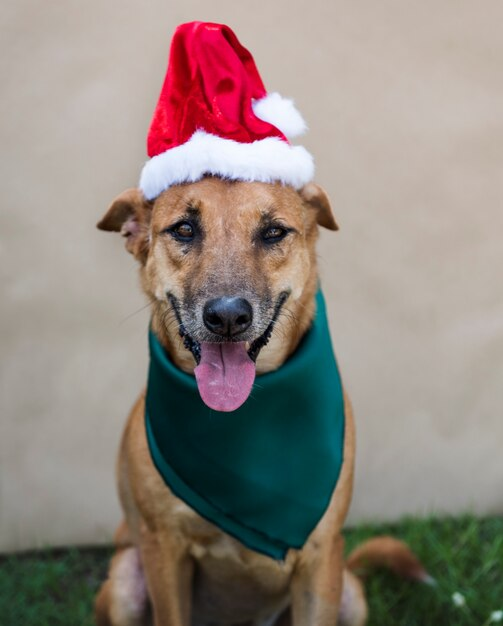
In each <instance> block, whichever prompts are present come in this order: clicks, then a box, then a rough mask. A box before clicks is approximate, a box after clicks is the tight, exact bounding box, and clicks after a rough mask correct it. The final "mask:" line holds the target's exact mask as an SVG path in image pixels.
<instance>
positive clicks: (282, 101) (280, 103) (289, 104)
mask: <svg viewBox="0 0 503 626" xmlns="http://www.w3.org/2000/svg"><path fill="white" fill-rule="evenodd" d="M252 107H253V112H254V113H255V115H256V116H257V117H259V118H260V119H261V120H264V122H269V124H272V125H273V126H276V128H277V129H279V130H280V131H281V132H282V133H283V134H284V135H285V136H286V137H288V138H289V139H290V138H293V137H298V136H299V135H302V134H303V133H304V132H305V131H306V130H307V125H306V122H305V121H304V119H303V117H302V115H301V114H300V113H299V111H298V110H297V109H296V108H295V104H294V103H293V100H290V99H289V98H283V97H282V96H280V95H279V93H269V94H267V96H264V97H263V98H261V99H260V100H255V101H254V102H253V103H252Z"/></svg>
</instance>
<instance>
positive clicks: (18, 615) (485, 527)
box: [0, 517, 503, 626]
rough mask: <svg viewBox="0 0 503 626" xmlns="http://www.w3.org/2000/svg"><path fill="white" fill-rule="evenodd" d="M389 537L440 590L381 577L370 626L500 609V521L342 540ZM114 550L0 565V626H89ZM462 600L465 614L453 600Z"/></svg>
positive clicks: (438, 622) (351, 534) (350, 543)
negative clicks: (401, 543) (398, 541)
mask: <svg viewBox="0 0 503 626" xmlns="http://www.w3.org/2000/svg"><path fill="white" fill-rule="evenodd" d="M383 533H386V534H391V535H394V536H395V537H397V538H400V539H403V540H405V541H407V542H408V543H409V545H410V546H411V547H412V548H413V549H414V551H415V552H416V554H417V555H418V556H419V557H420V558H421V560H422V561H423V563H424V565H425V566H426V568H427V569H428V571H429V572H430V574H431V575H432V576H433V577H434V578H435V579H436V580H437V586H436V587H428V586H424V585H419V584H415V583H411V582H407V581H401V580H397V579H396V578H394V577H393V576H392V575H390V574H388V573H387V572H376V573H375V574H374V575H372V576H371V577H370V578H369V580H368V581H367V583H366V589H367V597H368V601H369V607H370V620H369V626H384V625H386V626H468V625H470V626H472V625H473V626H482V625H483V624H488V623H489V622H488V619H489V616H490V614H491V612H492V611H496V610H499V609H503V519H499V518H488V519H483V520H477V519H475V518H473V517H463V518H455V519H439V520H437V519H430V520H417V519H406V520H403V521H402V522H401V523H399V524H394V525H373V526H370V525H369V526H361V527H358V528H355V529H351V530H348V531H347V532H346V533H345V536H346V547H347V551H348V552H349V551H350V550H351V548H352V547H355V546H356V545H357V544H359V543H360V542H361V541H363V540H364V539H367V538H370V537H373V536H375V535H377V534H383ZM110 554H111V550H110V549H94V550H77V549H74V548H72V549H69V550H61V551H48V552H41V553H30V554H23V555H14V556H7V557H3V558H1V560H0V625H1V626H35V625H36V626H59V625H61V626H63V625H64V626H91V624H93V621H92V601H93V597H94V594H95V592H96V589H97V588H98V586H99V584H100V582H101V580H103V578H104V577H105V575H106V569H107V563H108V559H109V558H110ZM454 592H459V593H461V594H462V595H463V596H464V598H465V600H466V605H465V606H464V607H456V606H454V604H453V602H452V594H453V593H454Z"/></svg>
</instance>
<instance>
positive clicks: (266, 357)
mask: <svg viewBox="0 0 503 626" xmlns="http://www.w3.org/2000/svg"><path fill="white" fill-rule="evenodd" d="M320 226H321V227H324V228H327V229H329V230H331V231H335V230H337V228H338V227H337V224H336V221H335V218H334V215H333V213H332V209H331V206H330V202H329V199H328V197H327V195H326V193H325V192H324V191H323V189H321V188H320V187H319V186H318V185H316V184H314V183H308V184H307V185H305V186H304V187H303V188H302V189H300V190H298V191H297V190H295V189H294V188H292V187H290V186H288V185H282V184H279V183H262V182H240V181H229V180H225V179H223V178H220V177H218V176H205V177H204V178H203V179H202V180H199V181H198V182H195V183H185V184H180V185H174V186H171V187H170V188H169V189H167V190H166V191H164V192H163V193H161V194H160V195H159V196H158V197H157V198H156V199H154V200H152V201H147V200H146V199H145V197H144V196H143V194H142V193H141V191H139V190H138V189H130V190H127V191H125V192H124V193H122V194H121V195H120V196H118V197H117V199H116V200H115V201H114V202H113V203H112V205H111V206H110V208H109V209H108V211H107V213H106V214H105V216H104V217H103V218H102V220H101V221H100V222H99V223H98V228H100V229H102V230H105V231H115V232H120V233H121V234H122V236H123V237H124V238H125V244H126V249H127V250H128V251H129V252H130V253H131V254H133V256H134V257H135V258H136V260H137V261H138V262H139V266H140V277H141V285H142V288H143V291H144V292H145V294H146V296H147V298H148V299H149V301H150V303H151V311H152V318H151V329H152V331H153V332H154V333H155V335H156V336H157V337H158V339H159V342H160V344H161V345H162V347H163V349H164V350H165V352H166V353H167V354H168V355H169V359H170V360H171V361H172V363H173V364H174V366H175V367H176V368H178V369H179V370H180V371H182V372H185V373H186V374H189V375H193V374H194V370H195V369H196V365H197V359H196V358H195V356H194V353H195V350H194V345H199V344H201V343H204V342H205V341H206V342H210V343H211V342H212V341H213V342H220V343H221V344H222V343H223V344H226V342H232V341H235V340H236V338H239V339H240V341H241V342H242V344H243V345H244V346H245V349H248V350H250V349H251V347H252V346H254V345H256V342H257V340H258V339H260V338H261V337H263V335H264V333H265V334H267V333H269V335H270V336H268V337H266V340H264V341H261V342H260V346H259V347H260V349H259V350H258V353H257V354H256V355H254V356H255V366H256V373H257V375H258V378H257V384H258V385H260V380H261V378H260V377H261V375H265V374H267V373H269V372H273V371H278V370H280V369H281V368H282V366H283V365H284V364H285V362H287V361H288V359H289V358H290V357H291V355H292V354H294V353H295V351H296V349H297V348H298V346H299V344H300V343H301V342H302V340H303V337H304V336H305V335H306V333H307V332H308V331H309V328H310V326H311V324H312V322H313V318H314V317H315V307H316V304H315V295H316V292H317V289H318V280H319V279H318V271H317V259H316V249H315V246H316V241H317V238H318V230H319V227H320ZM215 298H217V299H220V300H219V302H220V305H221V306H222V307H223V308H220V309H218V307H217V308H216V312H215V306H213V308H211V307H210V311H209V313H208V303H211V302H214V301H215ZM222 301H223V303H224V304H223V305H222ZM243 301H244V302H246V305H243V304H242V303H243ZM236 303H237V304H236ZM278 303H281V306H280V310H279V312H278ZM226 307H227V308H226ZM236 308H237V310H236ZM272 321H274V322H275V323H274V324H271V322H272ZM222 327H225V329H224V330H225V332H223V331H222ZM196 356H197V355H196ZM314 401H315V399H313V402H314ZM223 410H226V408H225V407H224V408H223ZM187 419H190V415H187ZM344 422H345V432H344V449H343V463H342V468H341V470H340V475H339V478H338V481H337V483H336V486H335V489H334V491H333V493H332V495H331V497H330V501H329V504H328V506H327V508H326V510H325V512H324V514H323V516H322V517H321V519H320V520H319V522H318V523H317V525H316V527H315V528H314V530H313V531H312V532H311V533H310V535H309V537H308V538H307V541H306V542H305V544H304V545H303V546H302V547H300V548H299V549H290V550H288V551H287V553H286V555H285V558H284V559H279V560H278V559H274V558H271V557H270V556H267V555H264V554H262V553H260V552H257V551H255V550H252V549H250V548H248V547H246V546H245V545H244V544H243V543H241V542H240V541H239V540H237V539H235V538H234V537H233V536H232V535H231V534H229V533H227V532H225V531H223V530H222V529H220V528H219V527H218V526H216V525H215V524H213V523H212V522H210V521H208V520H207V519H205V517H204V516H202V515H200V514H198V513H197V512H196V511H195V510H193V509H192V508H191V507H190V506H188V505H187V504H186V503H185V502H184V501H182V500H181V499H180V498H178V497H177V496H176V495H175V494H174V493H173V491H172V490H171V489H170V488H169V487H168V486H167V485H166V483H165V481H163V479H162V477H161V475H160V473H159V471H158V470H157V468H156V466H155V465H154V462H153V460H152V456H151V453H150V451H149V446H148V442H147V435H146V428H145V393H142V394H141V395H140V397H139V399H138V400H137V402H136V404H135V406H134V408H133V410H132V412H131V414H130V416H129V419H128V422H127V426H126V429H125V432H124V435H123V437H122V443H121V446H120V454H119V459H118V463H117V477H118V488H119V495H120V501H121V505H122V509H123V512H124V520H123V521H122V523H121V525H120V526H119V529H118V530H117V533H116V553H115V555H114V556H113V558H112V561H111V565H110V570H109V576H108V579H107V581H106V582H105V583H104V584H103V586H102V587H101V589H100V591H99V593H98V596H97V599H96V604H95V615H96V622H97V624H98V626H147V625H150V624H154V625H155V626H190V625H191V624H192V625H195V626H213V625H214V626H217V625H222V626H243V625H245V624H247V625H248V624H249V625H250V626H262V625H264V626H265V625H269V624H270V625H273V624H278V625H279V624H282V625H284V624H292V625H293V626H314V625H316V626H335V625H336V624H340V625H343V626H362V625H363V624H365V622H366V618H367V606H366V601H365V597H364V593H363V588H362V585H361V582H360V580H359V579H358V578H357V576H356V575H355V574H354V573H353V572H352V571H351V569H352V570H354V571H357V572H359V573H361V571H362V570H363V569H365V566H366V564H370V565H375V564H383V563H384V564H387V565H388V566H390V567H391V568H392V569H395V570H396V571H397V572H398V573H400V574H402V575H404V576H408V577H411V578H415V579H419V580H422V579H425V577H426V573H425V571H424V568H423V567H422V566H421V564H420V563H419V562H418V561H417V559H416V558H415V557H414V555H412V553H410V551H409V550H408V548H407V547H406V546H405V545H403V544H400V543H399V542H396V541H395V540H393V539H391V538H381V539H374V540H372V541H371V542H369V543H368V544H366V545H364V546H362V547H361V548H360V549H359V550H358V551H357V553H355V554H354V555H353V557H352V558H351V557H350V560H349V561H348V563H349V566H350V567H349V568H348V567H345V565H344V557H343V539H342V536H341V528H342V525H343V523H344V520H345V518H346V514H347V511H348V507H349V504H350V500H351V493H352V485H353V471H354V454H355V434H354V423H353V413H352V410H351V404H350V401H349V399H348V397H347V395H346V394H345V393H344ZM306 428H309V424H308V423H307V425H306ZM306 471H307V468H306Z"/></svg>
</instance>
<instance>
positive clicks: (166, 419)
mask: <svg viewBox="0 0 503 626" xmlns="http://www.w3.org/2000/svg"><path fill="white" fill-rule="evenodd" d="M316 302H317V313H316V317H315V320H314V322H313V325H312V327H311V329H310V330H309V331H308V333H307V334H306V336H305V337H304V338H303V340H302V341H301V343H300V345H299V347H298V348H297V350H296V351H295V353H294V354H293V355H292V356H291V357H290V358H289V359H288V360H287V361H286V363H284V365H282V367H281V368H280V369H278V370H277V371H275V372H270V373H267V374H264V375H262V376H259V377H258V378H257V380H256V383H255V386H254V388H253V390H252V393H251V395H250V397H249V398H248V400H247V401H246V402H245V403H244V405H243V406H241V407H240V408H239V409H237V410H236V411H233V412H232V413H220V412H217V411H213V410H212V409H210V408H208V407H207V406H206V405H205V404H204V403H203V401H202V400H201V398H200V396H199V392H198V389H197V385H196V380H195V378H194V376H191V375H189V374H186V373H185V372H182V371H181V370H179V369H178V368H177V367H176V366H175V365H174V364H173V363H172V362H171V361H170V359H169V357H168V355H167V354H166V352H165V350H164V348H163V347H162V345H161V344H160V343H159V341H158V339H157V337H156V336H155V335H154V334H153V333H152V332H151V333H150V337H149V342H150V357H151V361H150V369H149V376H148V387H147V397H146V411H145V418H146V429H147V439H148V444H149V447H150V453H151V455H152V459H153V461H154V464H155V466H156V467H157V469H158V471H159V473H160V474H161V476H162V478H163V479H164V481H165V482H166V484H167V485H168V486H169V488H170V489H171V490H172V491H173V493H174V494H175V495H176V496H178V497H179V498H181V499H182V500H183V501H185V502H186V503H187V504H188V505H189V506H190V507H191V508H192V509H194V510H195V511H197V512H198V513H199V514H200V515H202V516H203V517H205V518H206V519H208V520H209V521H211V522H213V523H214V524H216V525H217V526H219V527H220V528H221V529H222V530H224V531H225V532H227V533H229V534H230V535H233V536H234V537H236V538H237V539H238V540H239V541H241V542H242V543H243V544H245V545H246V546H248V547H249V548H251V549H253V550H256V551H258V552H262V553H263V554H266V555H268V556H271V557H273V558H275V559H283V558H284V557H285V555H286V552H287V550H288V549H289V548H302V546H303V545H304V543H305V542H306V540H307V538H308V536H309V535H310V533H311V532H312V531H313V530H314V528H315V526H316V525H317V523H318V522H319V520H320V519H321V517H322V516H323V514H324V512H325V511H326V509H327V507H328V505H329V502H330V498H331V495H332V492H333V490H334V488H335V485H336V483H337V480H338V477H339V473H340V469H341V466H342V460H343V458H342V457H343V447H344V399H343V394H342V386H341V380H340V377H339V372H338V369H337V364H336V362H335V358H334V354H333V350H332V344H331V341H330V334H329V330H328V323H327V318H326V311H325V304H324V301H323V296H322V295H321V293H320V292H319V293H318V295H317V297H316Z"/></svg>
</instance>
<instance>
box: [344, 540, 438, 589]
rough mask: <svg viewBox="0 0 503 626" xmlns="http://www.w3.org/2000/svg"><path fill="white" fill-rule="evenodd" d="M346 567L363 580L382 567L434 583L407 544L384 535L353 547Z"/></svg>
mask: <svg viewBox="0 0 503 626" xmlns="http://www.w3.org/2000/svg"><path fill="white" fill-rule="evenodd" d="M346 567H347V568H348V569H349V570H350V571H351V572H352V573H353V574H355V575H356V576H358V578H360V579H361V580H365V578H366V577H367V575H368V574H369V573H370V572H371V571H372V570H374V569H378V568H384V569H388V570H390V571H391V572H393V573H394V574H396V575H397V576H399V577H400V578H407V579H409V580H415V581H417V582H421V583H425V584H427V585H435V579H434V578H432V577H431V576H430V574H429V573H428V572H427V570H426V568H425V567H424V565H423V564H422V563H421V561H420V560H419V559H418V557H417V556H416V555H415V554H414V553H413V552H412V550H411V549H410V548H409V546H408V545H407V544H406V543H404V542H403V541H399V540H398V539H395V538H394V537H389V536H385V535H383V536H381V537H374V538H373V539H369V540H368V541H365V542H364V543H362V544H361V545H359V546H358V547H357V548H355V550H353V552H351V554H350V555H349V556H348V558H347V560H346Z"/></svg>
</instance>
